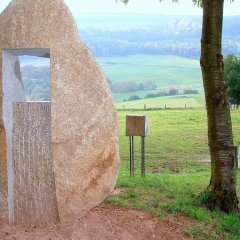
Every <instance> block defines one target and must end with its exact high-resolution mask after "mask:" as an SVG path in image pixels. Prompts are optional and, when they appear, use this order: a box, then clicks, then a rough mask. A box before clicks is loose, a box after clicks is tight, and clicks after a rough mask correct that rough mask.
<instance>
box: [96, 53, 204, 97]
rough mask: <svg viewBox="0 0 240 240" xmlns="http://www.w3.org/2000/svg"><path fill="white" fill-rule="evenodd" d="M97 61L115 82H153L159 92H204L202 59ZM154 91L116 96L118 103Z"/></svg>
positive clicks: (141, 57)
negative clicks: (161, 90) (190, 90)
mask: <svg viewBox="0 0 240 240" xmlns="http://www.w3.org/2000/svg"><path fill="white" fill-rule="evenodd" d="M97 61H98V62H99V64H100V65H101V67H102V68H103V71H104V73H105V75H106V77H107V78H108V79H110V80H111V82H112V83H123V82H127V81H134V82H138V83H142V82H145V81H148V80H152V81H154V82H155V83H156V84H157V90H160V89H166V88H169V87H170V86H177V87H179V88H196V89H198V90H199V91H200V93H202V89H203V87H202V77H201V70H200V65H199V61H198V60H193V59H189V58H183V57H178V56H168V55H132V56H120V57H119V56H118V57H98V58H97ZM157 90H154V91H149V90H148V91H141V92H139V91H136V92H128V93H114V94H113V95H114V99H115V101H116V102H122V101H123V99H128V97H129V96H131V95H139V96H140V97H144V96H145V95H146V94H148V93H150V92H156V91H157Z"/></svg>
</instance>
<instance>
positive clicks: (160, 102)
mask: <svg viewBox="0 0 240 240" xmlns="http://www.w3.org/2000/svg"><path fill="white" fill-rule="evenodd" d="M204 105H205V99H204V97H203V95H202V94H189V95H175V96H164V97H157V98H147V99H139V100H135V101H126V102H121V103H117V104H116V107H117V109H132V108H133V109H144V108H185V107H186V108H198V107H204Z"/></svg>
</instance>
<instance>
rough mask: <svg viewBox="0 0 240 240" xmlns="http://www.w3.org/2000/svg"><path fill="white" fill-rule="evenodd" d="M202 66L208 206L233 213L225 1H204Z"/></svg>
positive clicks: (233, 186) (234, 167) (233, 163)
mask: <svg viewBox="0 0 240 240" xmlns="http://www.w3.org/2000/svg"><path fill="white" fill-rule="evenodd" d="M202 3H203V30H202V39H201V61H200V62H201V68H202V75H203V83H204V90H205V98H206V105H207V116H208V141H209V148H210V155H211V181H210V184H209V187H208V190H207V191H208V192H209V198H208V203H207V204H208V206H209V208H210V209H212V210H213V209H220V210H222V211H224V212H227V213H229V212H233V211H235V210H237V209H238V199H237V195H236V166H235V157H236V156H235V151H234V143H233V134H232V124H231V116H230V107H229V102H228V96H227V87H226V83H225V80H224V64H223V56H222V46H221V43H222V24H223V5H224V0H203V2H202Z"/></svg>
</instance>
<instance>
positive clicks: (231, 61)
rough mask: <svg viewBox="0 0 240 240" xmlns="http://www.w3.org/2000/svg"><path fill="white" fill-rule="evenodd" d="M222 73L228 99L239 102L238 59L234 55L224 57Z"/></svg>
mask: <svg viewBox="0 0 240 240" xmlns="http://www.w3.org/2000/svg"><path fill="white" fill-rule="evenodd" d="M224 74H225V78H226V82H227V84H228V95H229V97H230V101H231V102H233V103H234V104H237V107H238V106H239V104H240V59H239V57H236V56H234V55H232V54H231V55H228V56H227V57H226V59H224Z"/></svg>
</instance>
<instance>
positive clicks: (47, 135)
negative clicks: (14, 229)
mask: <svg viewBox="0 0 240 240" xmlns="http://www.w3.org/2000/svg"><path fill="white" fill-rule="evenodd" d="M51 156H52V153H51V105H50V102H15V103H13V166H14V173H15V174H14V187H13V189H14V190H13V191H14V195H13V198H14V201H13V202H14V207H13V208H14V209H13V210H14V214H13V222H14V223H24V224H28V223H31V224H32V223H44V222H52V221H58V210H57V202H56V193H55V183H54V174H53V165H52V161H51V158H52V157H51Z"/></svg>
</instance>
